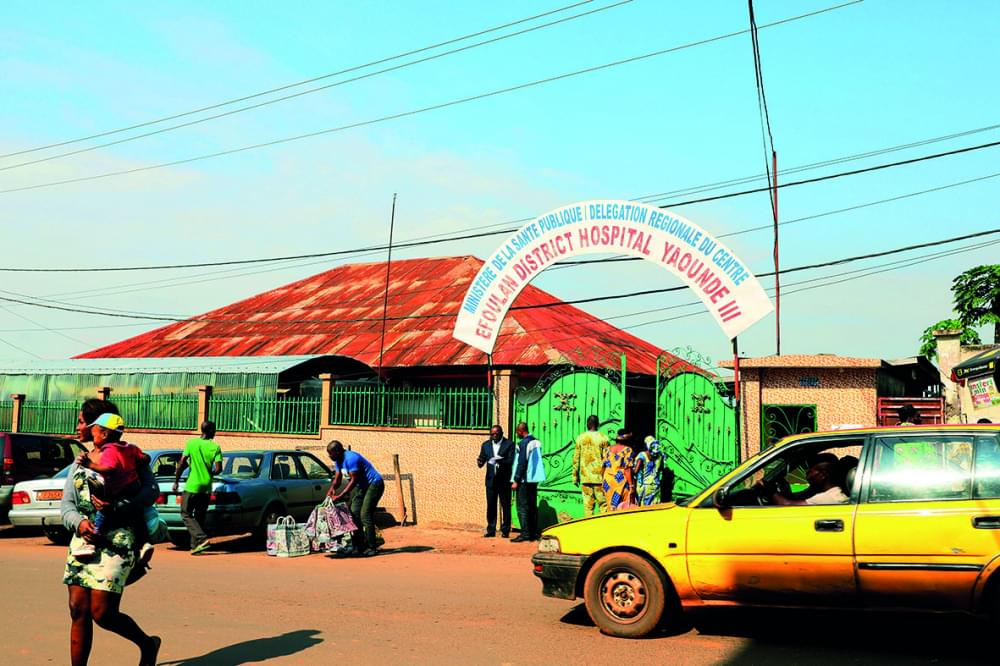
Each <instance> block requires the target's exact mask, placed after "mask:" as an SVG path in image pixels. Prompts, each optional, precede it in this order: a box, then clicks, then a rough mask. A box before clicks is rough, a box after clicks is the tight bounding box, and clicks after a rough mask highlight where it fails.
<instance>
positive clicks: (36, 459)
mask: <svg viewBox="0 0 1000 666" xmlns="http://www.w3.org/2000/svg"><path fill="white" fill-rule="evenodd" d="M10 439H11V444H12V445H13V446H12V448H13V457H14V470H15V474H16V475H17V476H18V478H20V479H34V478H38V477H49V476H52V475H53V474H55V473H56V472H58V471H59V470H61V469H62V468H63V467H65V466H66V465H68V464H70V463H71V462H73V460H74V458H76V456H77V454H78V453H81V452H82V451H83V447H82V446H80V444H79V443H78V442H76V441H74V440H72V439H62V438H57V437H39V436H34V435H19V434H11V435H10Z"/></svg>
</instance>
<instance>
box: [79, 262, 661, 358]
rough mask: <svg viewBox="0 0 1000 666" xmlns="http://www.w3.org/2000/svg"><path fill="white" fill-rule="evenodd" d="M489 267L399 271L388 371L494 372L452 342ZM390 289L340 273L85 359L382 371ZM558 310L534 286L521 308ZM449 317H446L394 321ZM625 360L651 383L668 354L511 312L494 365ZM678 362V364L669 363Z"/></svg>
mask: <svg viewBox="0 0 1000 666" xmlns="http://www.w3.org/2000/svg"><path fill="white" fill-rule="evenodd" d="M482 264H483V262H482V260H480V259H477V258H476V257H470V256H466V257H443V258H435V259H409V260H401V261H394V262H393V263H392V272H391V279H390V286H389V306H388V314H387V316H388V317H389V320H388V321H387V322H386V332H385V352H384V355H383V361H382V364H383V366H384V367H387V368H391V367H414V366H449V365H485V364H486V355H485V354H483V353H482V352H481V351H479V350H477V349H474V348H472V347H469V346H468V345H466V344H465V343H463V342H459V341H458V340H455V339H454V338H453V337H451V331H452V327H453V326H454V323H455V314H456V313H457V312H458V309H459V307H460V306H461V302H462V298H463V297H464V296H465V291H466V289H467V288H468V286H469V283H470V282H471V281H472V280H473V279H474V278H475V276H476V274H477V272H478V271H479V268H480V267H481V266H482ZM384 287H385V264H384V263H369V264H350V265H346V266H340V267H338V268H334V269H332V270H329V271H326V272H325V273H320V274H318V275H314V276H312V277H309V278H306V279H304V280H300V281H298V282H293V283H292V284H289V285H285V286H283V287H278V288H277V289H273V290H271V291H268V292H265V293H263V294H259V295H257V296H253V297H251V298H248V299H246V300H243V301H239V302H237V303H233V304H232V305H227V306H225V307H222V308H219V309H217V310H213V311H211V312H208V313H206V314H204V315H201V316H199V317H195V318H193V319H192V320H189V321H185V322H178V323H176V324H170V325H168V326H164V327H162V328H158V329H156V330H153V331H149V332H148V333H144V334H142V335H138V336H136V337H134V338H128V339H127V340H123V341H121V342H117V343H114V344H111V345H108V346H106V347H101V348H99V349H95V350H93V351H90V352H87V353H86V354H81V355H80V356H79V357H78V358H126V357H128V358H136V357H143V358H145V357H191V356H281V355H293V354H335V355H340V356H349V357H352V358H354V359H357V360H359V361H361V362H362V363H366V364H368V365H369V366H371V367H375V366H377V365H378V355H379V336H380V332H381V326H382V322H381V319H380V318H381V316H382V300H383V290H384ZM557 301H558V299H557V298H555V297H553V296H551V295H549V294H548V293H546V292H544V291H542V290H541V289H538V288H536V287H533V286H531V285H528V286H527V287H525V289H524V291H522V292H521V294H520V296H519V297H518V299H517V302H516V303H515V307H520V306H524V305H540V304H545V303H553V302H557ZM439 313H442V316H430V317H426V318H418V319H395V320H394V319H393V318H399V317H412V316H414V315H437V314H439ZM202 320H205V321H202ZM345 320H347V321H345ZM350 320H354V321H350ZM358 320H360V321H358ZM622 351H624V352H625V353H626V354H627V356H628V370H629V371H630V372H639V373H643V374H653V373H654V372H655V368H656V357H657V355H658V354H660V353H662V350H661V349H659V348H657V347H655V346H653V345H651V344H649V343H647V342H645V341H643V340H640V339H639V338H637V337H635V336H634V335H631V334H629V333H626V332H625V331H622V330H620V329H618V328H615V327H614V326H612V325H610V324H608V323H606V322H604V321H601V320H600V319H598V318H597V317H594V316H592V315H590V314H588V313H586V312H584V311H583V310H580V309H579V308H576V307H574V306H572V305H566V304H560V305H556V306H552V307H546V308H536V309H529V310H511V311H510V312H509V314H508V315H507V318H506V320H505V321H504V323H503V326H502V327H501V329H500V337H499V339H498V340H497V345H496V348H495V350H494V353H493V363H494V364H495V365H520V366H526V365H527V366H538V365H548V364H552V363H557V362H570V363H577V364H580V365H598V363H595V359H601V358H607V359H615V358H617V355H618V354H619V353H620V352H622ZM668 356H669V355H668ZM676 360H677V359H675V358H674V357H672V356H670V357H669V361H668V362H676ZM616 363H617V362H616V361H614V360H609V361H607V362H604V363H600V364H599V365H601V366H604V367H615V366H616Z"/></svg>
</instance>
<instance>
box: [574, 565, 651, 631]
mask: <svg viewBox="0 0 1000 666" xmlns="http://www.w3.org/2000/svg"><path fill="white" fill-rule="evenodd" d="M584 601H585V602H586V605H587V613H588V614H589V615H590V619H592V620H593V621H594V624H596V625H597V627H598V628H599V629H600V630H601V633H604V634H607V635H609V636H617V637H619V638H640V637H642V636H645V635H646V634H648V633H649V632H651V631H653V630H654V629H656V627H657V626H658V625H659V624H660V620H661V619H662V618H663V611H664V608H665V607H666V602H667V586H666V584H665V583H664V580H663V576H661V575H660V572H659V571H658V570H657V569H656V567H654V566H653V564H652V563H650V562H649V560H647V559H645V558H644V557H641V556H639V555H635V554H633V553H611V554H610V555H605V556H604V557H602V558H601V559H599V560H598V561H597V562H595V563H594V566H593V567H592V568H591V569H590V572H589V573H588V574H587V578H586V580H585V581H584Z"/></svg>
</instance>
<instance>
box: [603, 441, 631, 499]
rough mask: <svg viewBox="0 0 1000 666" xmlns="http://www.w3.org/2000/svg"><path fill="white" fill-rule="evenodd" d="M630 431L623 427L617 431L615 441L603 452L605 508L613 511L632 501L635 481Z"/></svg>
mask: <svg viewBox="0 0 1000 666" xmlns="http://www.w3.org/2000/svg"><path fill="white" fill-rule="evenodd" d="M631 439H632V433H630V432H629V431H627V430H625V429H624V428H622V429H620V430H619V431H618V437H616V438H615V443H614V445H612V446H609V447H608V450H607V451H605V452H604V495H605V497H607V499H608V504H607V510H608V511H615V510H617V509H618V508H619V506H621V507H622V508H625V507H631V506H632V502H633V501H634V497H635V495H634V493H635V483H634V481H633V478H632V468H633V467H634V466H635V456H634V455H633V453H632V447H631V446H629V442H630V441H631Z"/></svg>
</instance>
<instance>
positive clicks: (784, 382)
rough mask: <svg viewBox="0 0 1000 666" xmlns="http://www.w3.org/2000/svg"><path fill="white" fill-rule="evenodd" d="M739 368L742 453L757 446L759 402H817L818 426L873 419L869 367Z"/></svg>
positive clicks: (872, 373)
mask: <svg viewBox="0 0 1000 666" xmlns="http://www.w3.org/2000/svg"><path fill="white" fill-rule="evenodd" d="M740 372H741V375H742V381H741V390H742V391H743V394H742V398H743V414H742V415H741V427H742V429H743V443H742V445H743V459H746V458H747V457H749V456H751V455H753V454H755V453H757V452H758V451H760V441H761V440H760V428H761V423H760V419H761V407H762V405H816V427H817V429H819V430H830V429H831V428H833V427H835V426H840V425H845V424H852V425H859V426H864V427H874V426H875V425H877V423H876V410H877V402H878V400H877V392H876V384H875V382H876V377H875V373H876V370H875V369H874V368H746V369H741V371H740ZM814 380H818V381H816V382H814ZM804 384H805V386H804ZM813 384H815V385H813Z"/></svg>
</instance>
